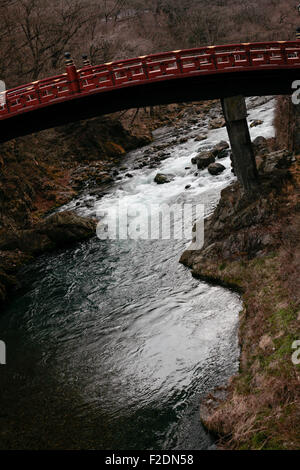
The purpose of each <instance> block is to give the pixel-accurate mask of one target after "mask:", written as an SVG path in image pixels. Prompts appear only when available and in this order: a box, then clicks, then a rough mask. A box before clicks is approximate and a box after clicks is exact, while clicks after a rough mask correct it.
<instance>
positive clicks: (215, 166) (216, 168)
mask: <svg viewBox="0 0 300 470" xmlns="http://www.w3.org/2000/svg"><path fill="white" fill-rule="evenodd" d="M224 170H226V168H225V166H224V165H221V163H211V164H210V165H209V167H208V171H209V173H210V174H211V175H213V176H216V175H219V174H220V173H223V171H224Z"/></svg>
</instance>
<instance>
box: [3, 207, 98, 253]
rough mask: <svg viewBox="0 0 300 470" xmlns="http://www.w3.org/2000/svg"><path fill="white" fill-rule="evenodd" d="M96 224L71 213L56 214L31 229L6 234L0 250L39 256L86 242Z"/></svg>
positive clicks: (93, 232) (93, 233)
mask: <svg viewBox="0 0 300 470" xmlns="http://www.w3.org/2000/svg"><path fill="white" fill-rule="evenodd" d="M96 225H97V222H96V221H95V220H94V219H90V218H87V217H81V216H79V215H77V214H75V213H74V212H72V211H64V212H58V213H56V214H52V215H50V216H49V217H47V218H46V219H44V220H42V221H41V222H39V223H38V224H36V225H35V226H34V227H33V228H31V229H26V230H18V231H14V232H13V233H7V234H6V236H5V237H3V238H2V239H1V238H0V250H20V251H22V252H24V253H30V254H39V253H43V252H45V251H49V250H53V249H55V248H58V247H61V246H66V245H69V244H71V243H73V242H76V241H82V240H86V239H87V238H90V237H92V236H93V235H95V230H96Z"/></svg>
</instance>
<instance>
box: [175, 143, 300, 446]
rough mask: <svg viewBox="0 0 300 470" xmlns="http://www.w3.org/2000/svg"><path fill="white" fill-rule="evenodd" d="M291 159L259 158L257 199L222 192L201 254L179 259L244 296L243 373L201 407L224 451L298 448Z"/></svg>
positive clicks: (296, 178)
mask: <svg viewBox="0 0 300 470" xmlns="http://www.w3.org/2000/svg"><path fill="white" fill-rule="evenodd" d="M288 155H289V152H282V153H281V156H280V155H278V153H273V154H272V153H271V154H265V155H262V156H260V157H259V163H260V188H259V192H258V193H257V194H256V195H252V197H249V198H248V197H245V196H244V195H243V194H242V193H241V191H240V188H239V186H238V184H237V183H234V184H232V185H231V186H229V187H227V188H226V189H224V190H223V191H222V194H221V199H220V202H219V204H218V206H217V208H216V210H215V211H214V213H213V214H212V216H210V217H209V218H208V219H207V220H206V223H205V245H204V247H203V249H202V250H201V251H198V252H197V251H192V252H191V251H186V252H185V253H184V254H183V255H182V257H181V262H182V263H183V264H185V265H187V266H189V267H190V268H191V269H192V274H193V276H194V277H196V278H198V279H202V280H206V281H211V282H215V283H220V284H221V285H227V286H229V287H235V288H236V289H238V290H239V291H241V292H243V296H242V298H243V301H244V309H243V312H242V313H241V316H240V330H239V341H240V347H241V360H240V372H239V374H238V375H237V376H236V377H234V378H233V379H232V380H231V381H230V383H229V385H228V388H227V398H226V399H225V400H224V393H222V394H220V393H218V392H217V393H216V395H210V396H209V397H208V398H207V400H206V401H205V402H204V403H202V406H201V415H202V420H203V422H204V424H205V425H206V427H207V428H208V429H209V430H210V431H211V432H213V433H214V434H216V435H217V436H218V437H219V446H220V448H224V449H251V450H254V449H299V448H300V435H299V429H300V393H299V389H300V387H299V382H300V369H299V365H294V364H293V362H292V354H293V353H294V352H295V351H294V349H292V347H293V343H294V341H297V340H299V339H300V329H299V320H300V310H299V308H300V297H299V292H300V284H299V268H300V260H299V253H300V243H299V228H300V213H299V183H300V157H299V156H297V157H296V158H294V161H293V162H292V161H291V160H290V163H289V161H288V158H289V157H288ZM288 167H289V168H288ZM219 395H221V397H219Z"/></svg>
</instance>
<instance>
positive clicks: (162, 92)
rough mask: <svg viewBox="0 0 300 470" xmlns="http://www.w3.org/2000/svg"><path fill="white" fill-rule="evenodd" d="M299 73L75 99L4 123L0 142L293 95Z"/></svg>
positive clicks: (226, 76)
mask: <svg viewBox="0 0 300 470" xmlns="http://www.w3.org/2000/svg"><path fill="white" fill-rule="evenodd" d="M297 79H300V68H286V69H285V68H280V69H266V70H264V69H263V68H260V70H252V71H249V70H248V71H239V72H237V71H234V72H227V73H222V74H221V73H219V74H212V75H201V76H192V77H181V78H174V79H166V80H164V81H157V82H149V83H143V84H134V85H130V86H124V87H123V88H118V89H112V90H109V91H103V90H102V91H100V92H99V91H98V92H97V91H95V92H94V93H90V94H89V95H83V96H78V95H77V96H76V97H71V98H69V99H68V100H65V101H61V102H56V103H55V104H51V105H47V106H45V107H41V108H38V109H35V110H31V111H26V112H23V113H20V114H18V115H15V116H11V117H9V118H7V119H3V120H1V122H0V126H1V127H0V128H1V135H0V142H5V141H8V140H10V139H12V138H14V137H18V136H23V135H27V134H30V133H33V132H37V131H41V130H44V129H48V128H51V127H56V126H60V125H63V124H67V123H69V122H74V121H79V120H82V119H88V118H93V117H96V116H100V115H103V114H110V113H113V112H116V111H120V110H125V109H130V108H137V107H144V106H154V105H159V104H170V103H182V102H190V101H201V100H211V99H218V98H225V97H229V96H235V95H244V96H245V97H249V96H267V95H289V94H291V93H292V92H293V89H292V83H293V81H294V80H297Z"/></svg>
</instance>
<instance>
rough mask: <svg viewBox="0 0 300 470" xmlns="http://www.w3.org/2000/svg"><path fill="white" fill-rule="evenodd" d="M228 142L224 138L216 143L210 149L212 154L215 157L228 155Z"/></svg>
mask: <svg viewBox="0 0 300 470" xmlns="http://www.w3.org/2000/svg"><path fill="white" fill-rule="evenodd" d="M228 149H229V144H228V142H226V141H225V140H221V142H219V143H218V144H217V145H215V146H214V148H213V149H212V154H213V156H214V157H216V158H225V157H227V156H228V155H229V150H228Z"/></svg>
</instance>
